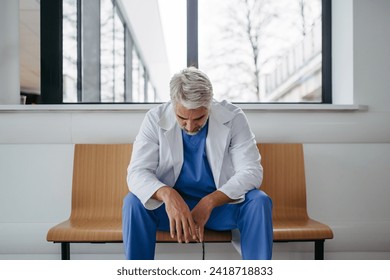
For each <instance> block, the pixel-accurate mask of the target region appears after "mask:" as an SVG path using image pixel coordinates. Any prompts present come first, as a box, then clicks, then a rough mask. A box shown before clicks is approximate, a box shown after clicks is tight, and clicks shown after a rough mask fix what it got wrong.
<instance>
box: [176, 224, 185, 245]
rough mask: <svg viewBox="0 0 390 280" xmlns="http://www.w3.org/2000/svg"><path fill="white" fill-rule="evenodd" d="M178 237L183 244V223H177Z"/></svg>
mask: <svg viewBox="0 0 390 280" xmlns="http://www.w3.org/2000/svg"><path fill="white" fill-rule="evenodd" d="M176 235H177V241H178V242H179V243H181V242H182V238H183V226H182V223H181V222H176Z"/></svg>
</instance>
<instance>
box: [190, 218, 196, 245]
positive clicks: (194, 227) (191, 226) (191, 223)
mask: <svg viewBox="0 0 390 280" xmlns="http://www.w3.org/2000/svg"><path fill="white" fill-rule="evenodd" d="M188 223H189V226H190V233H191V235H192V239H194V240H196V241H198V238H197V234H196V228H197V225H196V224H195V222H194V220H193V219H190V220H189V221H188Z"/></svg>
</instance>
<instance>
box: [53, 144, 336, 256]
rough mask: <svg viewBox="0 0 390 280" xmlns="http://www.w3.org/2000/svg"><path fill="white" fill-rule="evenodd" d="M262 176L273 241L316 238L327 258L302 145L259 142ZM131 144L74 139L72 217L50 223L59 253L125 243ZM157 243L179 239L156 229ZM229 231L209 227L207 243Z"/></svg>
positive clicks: (225, 238) (327, 232) (327, 235)
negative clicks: (310, 200) (311, 207)
mask: <svg viewBox="0 0 390 280" xmlns="http://www.w3.org/2000/svg"><path fill="white" fill-rule="evenodd" d="M258 148H259V150H260V152H261V155H262V165H263V167H264V178H263V183H262V186H261V189H262V190H263V191H265V192H266V193H267V194H268V195H269V196H270V197H271V199H272V202H273V233H274V242H302V241H310V242H314V244H315V246H314V258H315V259H323V258H324V242H325V240H326V239H331V238H333V232H332V230H331V229H330V228H329V226H327V225H325V224H323V223H320V222H318V221H315V220H313V219H311V218H310V217H309V216H308V214H307V210H306V183H305V173H304V161H303V158H304V157H303V147H302V144H258ZM131 151H132V144H76V145H75V152H74V166H73V181H72V207H71V214H70V217H69V219H68V220H66V221H64V222H62V223H60V224H58V225H56V226H54V227H52V228H51V229H50V230H49V231H48V233H47V238H46V239H47V241H50V242H55V243H61V258H62V259H70V243H116V242H122V218H121V215H122V201H123V198H124V197H125V196H126V194H127V193H128V187H127V183H126V169H127V166H128V164H129V161H130V157H131ZM156 240H157V242H164V243H166V242H176V240H175V239H172V238H171V237H170V234H169V232H157V235H156ZM231 240H232V233H231V232H230V231H211V230H206V231H205V242H230V241H231Z"/></svg>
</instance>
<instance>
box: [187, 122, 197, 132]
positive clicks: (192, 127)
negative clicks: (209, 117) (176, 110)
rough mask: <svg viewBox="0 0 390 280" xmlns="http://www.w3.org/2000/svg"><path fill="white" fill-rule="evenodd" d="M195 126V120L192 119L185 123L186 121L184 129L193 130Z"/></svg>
mask: <svg viewBox="0 0 390 280" xmlns="http://www.w3.org/2000/svg"><path fill="white" fill-rule="evenodd" d="M195 127H196V124H195V122H193V121H187V123H186V129H187V131H189V132H193V131H194V129H195Z"/></svg>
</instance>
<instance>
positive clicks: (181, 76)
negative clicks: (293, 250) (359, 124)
mask: <svg viewBox="0 0 390 280" xmlns="http://www.w3.org/2000/svg"><path fill="white" fill-rule="evenodd" d="M170 94H171V101H170V102H167V103H164V104H161V105H159V106H157V107H156V108H153V109H151V110H150V111H149V112H148V113H147V114H146V117H145V119H144V121H143V123H142V125H141V128H140V131H139V133H138V135H137V137H136V140H135V142H134V145H133V153H132V159H131V162H130V165H129V168H128V176H127V182H128V186H129V189H130V190H131V192H130V193H129V194H128V195H127V196H126V197H125V199H124V205H123V213H122V218H123V243H124V247H125V254H126V258H127V259H154V254H155V243H156V231H157V230H164V231H170V234H171V236H172V238H176V239H177V241H178V242H190V241H198V242H202V241H203V238H204V236H203V235H204V229H205V228H206V229H211V230H231V229H236V228H237V229H238V230H239V231H240V236H241V252H242V258H243V259H271V257H272V244H273V243H272V242H273V229H272V202H271V199H270V198H269V197H268V196H267V195H266V194H265V193H264V192H262V191H260V190H258V187H259V186H260V184H261V181H262V177H263V170H262V167H261V165H260V154H259V151H258V149H257V146H256V141H255V138H254V135H253V133H252V132H251V130H250V128H249V125H248V121H247V119H246V116H245V115H244V113H243V111H242V110H241V109H240V108H239V107H237V106H235V105H233V104H231V103H228V102H226V101H222V102H216V101H214V100H213V90H212V85H211V82H210V80H209V79H208V77H207V76H206V75H205V74H204V73H202V72H201V71H199V70H198V69H196V68H194V67H190V68H187V69H184V70H182V71H181V72H180V73H178V74H175V75H174V76H173V77H172V79H171V82H170Z"/></svg>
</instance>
